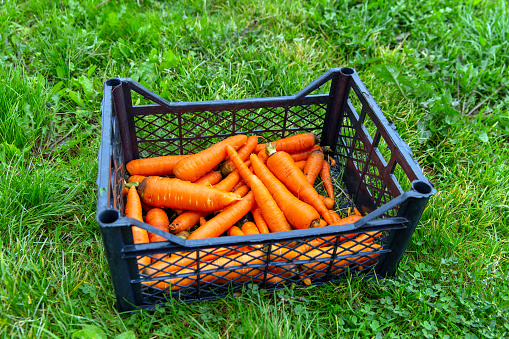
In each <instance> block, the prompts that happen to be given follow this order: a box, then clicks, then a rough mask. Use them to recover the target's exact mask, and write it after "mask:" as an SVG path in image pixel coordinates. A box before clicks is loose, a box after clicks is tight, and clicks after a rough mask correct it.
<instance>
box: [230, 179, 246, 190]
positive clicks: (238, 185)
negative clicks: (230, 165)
mask: <svg viewBox="0 0 509 339" xmlns="http://www.w3.org/2000/svg"><path fill="white" fill-rule="evenodd" d="M245 185H246V183H245V182H244V180H242V179H240V181H239V182H238V183H237V185H235V187H233V189H232V191H233V192H235V191H236V190H237V189H238V188H240V187H242V186H245Z"/></svg>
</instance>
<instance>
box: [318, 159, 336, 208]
mask: <svg viewBox="0 0 509 339" xmlns="http://www.w3.org/2000/svg"><path fill="white" fill-rule="evenodd" d="M320 177H321V178H322V180H323V186H324V187H325V190H326V191H327V195H328V196H329V198H331V199H332V200H334V186H332V179H331V176H330V165H329V163H328V162H327V161H324V162H323V165H322V170H321V171H320Z"/></svg>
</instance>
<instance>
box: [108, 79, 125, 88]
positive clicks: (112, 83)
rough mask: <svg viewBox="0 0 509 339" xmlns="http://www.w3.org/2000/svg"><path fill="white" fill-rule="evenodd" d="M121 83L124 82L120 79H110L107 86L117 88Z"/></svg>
mask: <svg viewBox="0 0 509 339" xmlns="http://www.w3.org/2000/svg"><path fill="white" fill-rule="evenodd" d="M121 83H122V82H121V81H120V79H109V80H106V86H111V87H117V86H119V85H120V84H121Z"/></svg>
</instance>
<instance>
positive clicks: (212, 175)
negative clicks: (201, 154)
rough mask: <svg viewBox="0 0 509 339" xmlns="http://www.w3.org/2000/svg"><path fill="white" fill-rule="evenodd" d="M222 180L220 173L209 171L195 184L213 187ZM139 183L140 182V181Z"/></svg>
mask: <svg viewBox="0 0 509 339" xmlns="http://www.w3.org/2000/svg"><path fill="white" fill-rule="evenodd" d="M221 179H223V176H222V175H221V172H219V171H210V172H208V173H207V174H205V175H204V176H202V177H201V178H200V179H198V180H196V181H195V182H194V183H195V184H207V185H215V184H217V183H218V182H220V181H221ZM140 182H141V181H140Z"/></svg>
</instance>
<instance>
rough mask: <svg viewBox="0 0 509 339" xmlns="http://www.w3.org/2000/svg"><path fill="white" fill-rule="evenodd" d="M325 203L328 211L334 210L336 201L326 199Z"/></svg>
mask: <svg viewBox="0 0 509 339" xmlns="http://www.w3.org/2000/svg"><path fill="white" fill-rule="evenodd" d="M323 203H324V205H325V207H327V209H329V210H331V209H333V208H334V199H331V198H328V197H327V198H324V199H323Z"/></svg>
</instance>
